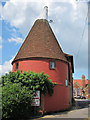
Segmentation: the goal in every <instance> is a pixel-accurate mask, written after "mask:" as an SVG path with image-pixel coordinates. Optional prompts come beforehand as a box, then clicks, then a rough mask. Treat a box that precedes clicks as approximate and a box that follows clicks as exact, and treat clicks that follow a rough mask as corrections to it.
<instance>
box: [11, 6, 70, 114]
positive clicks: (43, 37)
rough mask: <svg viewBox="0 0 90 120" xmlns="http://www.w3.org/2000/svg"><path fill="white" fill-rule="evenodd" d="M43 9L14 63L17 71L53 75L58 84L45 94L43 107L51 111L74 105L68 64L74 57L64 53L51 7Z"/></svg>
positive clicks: (51, 76) (50, 76)
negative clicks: (50, 18) (51, 22)
mask: <svg viewBox="0 0 90 120" xmlns="http://www.w3.org/2000/svg"><path fill="white" fill-rule="evenodd" d="M43 12H44V13H42V16H40V17H39V19H37V20H36V21H35V23H34V25H33V27H32V28H31V30H30V32H29V34H28V36H27V37H26V39H25V41H24V43H23V44H22V46H21V48H20V50H19V51H18V53H17V55H16V57H15V58H14V60H13V62H12V65H13V72H15V71H16V70H22V71H33V72H36V73H40V72H44V73H46V74H48V75H49V78H50V79H52V82H56V83H57V84H58V85H56V86H55V88H54V94H53V96H49V95H47V96H45V97H44V98H43V99H44V106H43V107H44V108H43V109H44V110H45V111H46V112H49V111H58V110H62V109H67V108H68V107H69V105H70V99H71V98H69V96H70V94H71V92H70V89H69V86H70V85H69V83H70V80H69V79H70V78H69V74H71V73H70V70H71V67H70V68H68V66H69V63H71V64H72V60H71V59H69V57H68V56H67V57H66V56H65V53H63V51H62V49H61V47H60V46H59V43H58V42H57V39H56V37H55V35H54V33H53V31H52V29H51V27H50V25H49V22H48V20H47V16H48V8H47V7H44V10H43ZM45 13H46V14H45ZM43 15H44V16H43ZM68 60H69V61H68ZM70 60H71V61H70ZM66 80H67V85H66ZM41 99H42V98H41ZM41 101H42V100H41ZM41 104H42V103H41ZM41 106H42V105H41Z"/></svg>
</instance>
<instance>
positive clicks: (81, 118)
mask: <svg viewBox="0 0 90 120" xmlns="http://www.w3.org/2000/svg"><path fill="white" fill-rule="evenodd" d="M88 114H89V108H83V109H76V110H71V111H65V112H58V113H54V114H52V115H45V116H43V117H41V118H38V120H42V119H46V120H47V119H50V120H56V119H61V118H62V120H67V119H68V120H69V119H70V118H71V120H73V119H74V120H75V118H76V120H77V119H78V120H90V118H89V117H90V116H88ZM66 118H67V119H66ZM87 118H89V119H87Z"/></svg>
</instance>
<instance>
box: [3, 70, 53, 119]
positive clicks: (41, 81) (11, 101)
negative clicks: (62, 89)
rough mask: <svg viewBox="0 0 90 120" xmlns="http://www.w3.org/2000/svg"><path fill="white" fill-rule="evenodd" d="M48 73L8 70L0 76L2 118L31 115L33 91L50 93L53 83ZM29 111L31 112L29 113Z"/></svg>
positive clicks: (17, 117)
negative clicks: (0, 84)
mask: <svg viewBox="0 0 90 120" xmlns="http://www.w3.org/2000/svg"><path fill="white" fill-rule="evenodd" d="M48 77H49V76H48V75H47V74H44V73H43V72H42V73H33V72H23V73H22V72H21V71H17V72H9V74H6V75H4V76H2V78H1V79H2V112H3V119H7V118H9V119H10V118H12V119H19V118H20V119H21V118H29V117H30V116H32V109H31V108H32V107H31V103H32V100H33V92H35V91H36V90H40V91H41V93H43V94H44V95H46V94H47V92H48V93H49V94H50V95H52V94H53V92H54V85H55V84H54V83H52V81H51V80H49V79H48ZM30 113H31V114H30Z"/></svg>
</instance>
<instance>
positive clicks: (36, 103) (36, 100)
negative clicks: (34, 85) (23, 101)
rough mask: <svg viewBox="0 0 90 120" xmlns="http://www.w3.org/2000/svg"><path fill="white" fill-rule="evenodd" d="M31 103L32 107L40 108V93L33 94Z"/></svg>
mask: <svg viewBox="0 0 90 120" xmlns="http://www.w3.org/2000/svg"><path fill="white" fill-rule="evenodd" d="M33 94H34V97H33V101H32V104H31V105H32V106H40V91H36V92H34V93H33Z"/></svg>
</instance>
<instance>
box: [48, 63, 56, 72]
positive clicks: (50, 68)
mask: <svg viewBox="0 0 90 120" xmlns="http://www.w3.org/2000/svg"><path fill="white" fill-rule="evenodd" d="M52 62H54V68H52V67H51V63H52ZM55 67H56V65H55V61H49V69H50V70H55Z"/></svg>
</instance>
